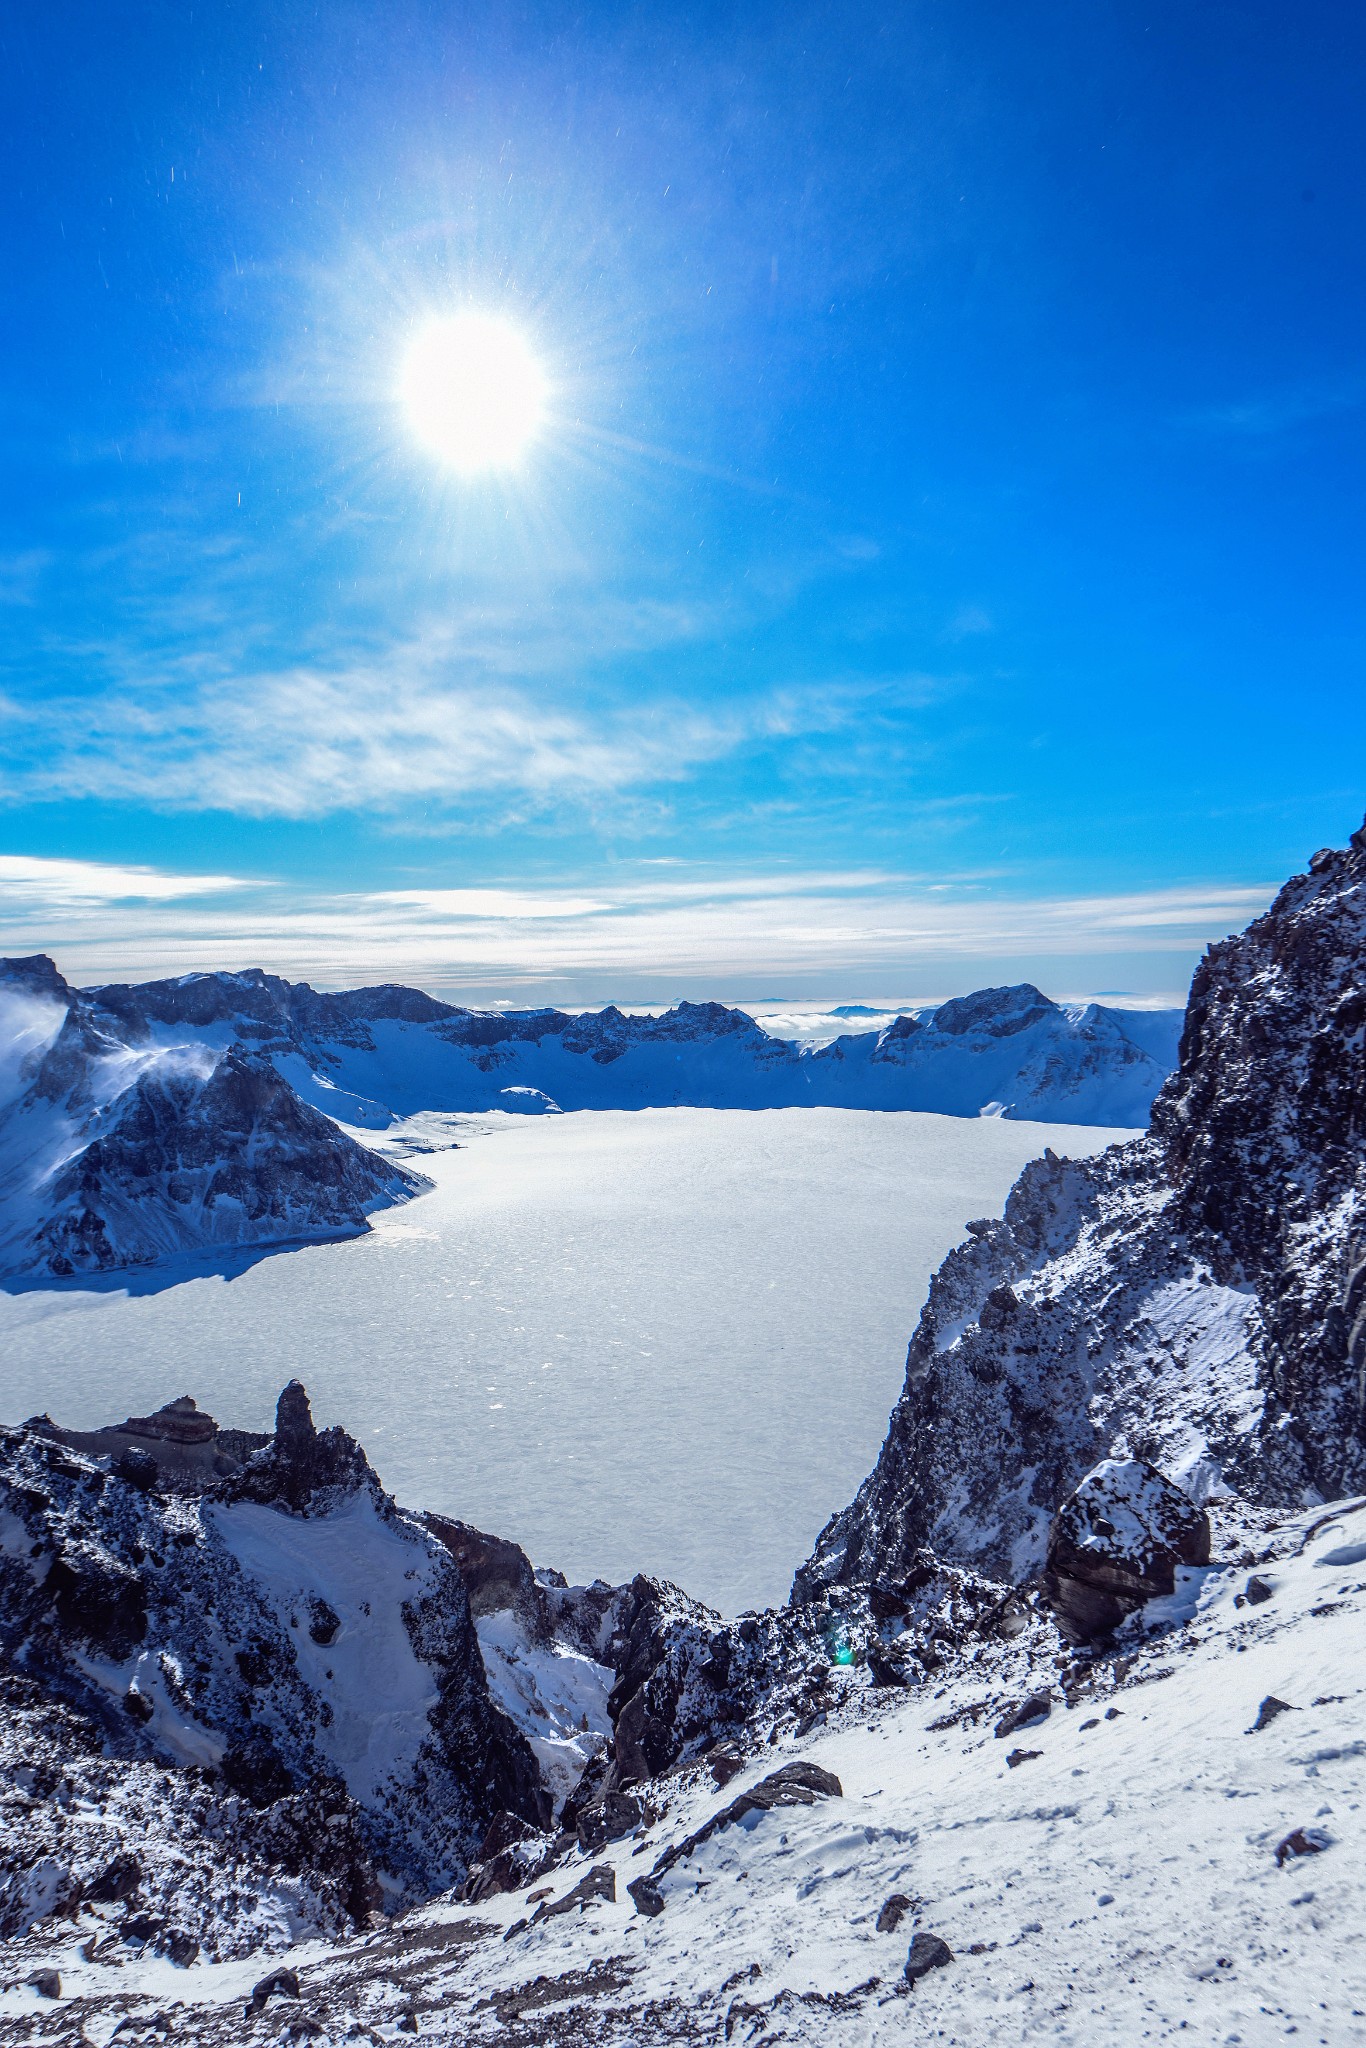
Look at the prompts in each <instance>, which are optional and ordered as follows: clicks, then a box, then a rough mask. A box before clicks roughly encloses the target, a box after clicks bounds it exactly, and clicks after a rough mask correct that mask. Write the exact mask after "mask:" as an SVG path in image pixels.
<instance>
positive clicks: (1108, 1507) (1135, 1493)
mask: <svg viewBox="0 0 1366 2048" xmlns="http://www.w3.org/2000/svg"><path fill="white" fill-rule="evenodd" d="M1209 1554H1210V1524H1209V1516H1208V1515H1207V1514H1206V1513H1205V1511H1204V1509H1203V1508H1201V1507H1197V1506H1196V1505H1195V1503H1194V1502H1193V1501H1192V1500H1190V1499H1189V1498H1188V1496H1187V1495H1186V1494H1184V1493H1182V1491H1181V1489H1180V1488H1179V1487H1176V1486H1173V1485H1172V1484H1171V1482H1170V1480H1167V1479H1164V1478H1163V1476H1162V1474H1161V1473H1160V1472H1158V1471H1156V1470H1155V1469H1154V1467H1153V1466H1151V1465H1149V1464H1147V1463H1145V1461H1144V1460H1143V1459H1141V1458H1124V1459H1118V1458H1107V1459H1104V1460H1102V1462H1101V1463H1100V1464H1099V1465H1097V1466H1096V1468H1095V1470H1094V1471H1092V1472H1088V1473H1087V1475H1086V1477H1085V1478H1084V1479H1083V1480H1082V1482H1081V1484H1080V1485H1079V1486H1078V1487H1076V1488H1075V1490H1074V1491H1073V1492H1072V1493H1071V1494H1070V1495H1069V1497H1068V1498H1067V1500H1065V1501H1064V1502H1063V1504H1062V1506H1061V1507H1060V1508H1059V1509H1058V1512H1057V1514H1056V1515H1055V1516H1054V1518H1053V1525H1052V1528H1051V1529H1050V1531H1049V1538H1048V1564H1047V1569H1046V1572H1045V1576H1044V1588H1045V1595H1046V1598H1047V1600H1048V1603H1049V1605H1050V1606H1051V1607H1052V1609H1053V1611H1054V1613H1055V1614H1056V1616H1057V1618H1058V1626H1059V1628H1060V1629H1061V1630H1062V1632H1063V1634H1064V1635H1065V1636H1066V1637H1067V1638H1068V1639H1069V1641H1072V1642H1077V1643H1083V1642H1089V1641H1091V1640H1092V1639H1093V1638H1094V1637H1096V1636H1100V1635H1106V1634H1109V1633H1110V1632H1112V1631H1113V1630H1114V1629H1116V1628H1117V1627H1118V1626H1119V1624H1120V1623H1121V1622H1122V1621H1124V1620H1125V1619H1126V1618H1127V1617H1128V1616H1129V1615H1130V1614H1132V1613H1134V1612H1135V1611H1136V1610H1137V1609H1138V1608H1139V1607H1141V1606H1142V1605H1143V1603H1144V1602H1145V1601H1147V1600H1152V1599H1156V1598H1157V1597H1158V1596H1159V1595H1161V1594H1164V1593H1170V1592H1171V1591H1172V1590H1173V1588H1174V1587H1175V1584H1176V1569H1177V1566H1178V1565H1202V1564H1208V1563H1209Z"/></svg>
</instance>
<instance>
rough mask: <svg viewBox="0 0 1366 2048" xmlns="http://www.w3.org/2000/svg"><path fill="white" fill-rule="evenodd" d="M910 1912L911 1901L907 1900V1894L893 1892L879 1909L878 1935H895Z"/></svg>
mask: <svg viewBox="0 0 1366 2048" xmlns="http://www.w3.org/2000/svg"><path fill="white" fill-rule="evenodd" d="M910 1910H911V1901H910V1899H908V1898H907V1896H906V1894H905V1892H893V1893H892V1895H891V1897H890V1898H888V1899H884V1900H883V1902H882V1905H881V1907H880V1908H879V1911H878V1916H877V1931H878V1933H879V1934H895V1933H896V1930H897V1928H898V1927H900V1925H901V1923H902V1921H903V1920H904V1919H905V1917H906V1915H907V1914H908V1913H909V1912H910Z"/></svg>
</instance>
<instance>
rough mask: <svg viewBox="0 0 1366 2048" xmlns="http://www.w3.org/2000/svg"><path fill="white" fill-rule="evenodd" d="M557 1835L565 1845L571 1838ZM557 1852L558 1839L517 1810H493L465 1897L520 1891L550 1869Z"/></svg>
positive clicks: (477, 1898)
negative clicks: (493, 1813) (509, 1811)
mask: <svg viewBox="0 0 1366 2048" xmlns="http://www.w3.org/2000/svg"><path fill="white" fill-rule="evenodd" d="M560 1839H562V1840H563V1842H564V1844H565V1845H566V1846H567V1845H568V1842H569V1841H570V1840H571V1839H572V1838H571V1837H569V1836H564V1837H563V1838H560ZM559 1856H560V1840H559V1839H556V1838H554V1837H551V1836H548V1835H546V1834H544V1833H543V1832H542V1831H541V1830H539V1829H537V1828H534V1827H532V1826H531V1825H530V1824H529V1823H528V1822H527V1821H525V1820H523V1819H522V1818H521V1816H520V1815H519V1814H515V1813H508V1812H503V1813H499V1814H495V1815H494V1818H493V1822H492V1825H491V1826H490V1828H489V1831H488V1833H487V1834H486V1835H485V1837H484V1840H483V1842H482V1843H481V1845H480V1849H479V1855H478V1859H477V1861H476V1862H475V1863H474V1864H473V1866H472V1867H471V1869H470V1873H469V1876H468V1877H467V1878H466V1880H465V1888H464V1897H465V1898H467V1899H468V1900H469V1901H470V1902H471V1904H478V1902H479V1901H480V1900H481V1899H491V1898H493V1897H495V1896H496V1895H497V1894H498V1893H499V1892H519V1891H523V1890H525V1888H526V1886H527V1885H531V1884H535V1882H536V1880H537V1878H538V1877H544V1875H545V1873H546V1872H547V1871H548V1870H551V1869H553V1868H554V1866H555V1864H556V1863H557V1862H558V1860H559Z"/></svg>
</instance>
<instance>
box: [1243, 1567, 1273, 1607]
mask: <svg viewBox="0 0 1366 2048" xmlns="http://www.w3.org/2000/svg"><path fill="white" fill-rule="evenodd" d="M1275 1590H1276V1589H1275V1587H1274V1586H1271V1585H1268V1583H1267V1581H1266V1580H1265V1579H1262V1578H1258V1576H1257V1574H1256V1573H1255V1572H1254V1573H1253V1575H1252V1577H1251V1578H1250V1579H1249V1580H1248V1582H1247V1585H1246V1587H1245V1589H1244V1592H1243V1598H1244V1599H1245V1600H1246V1601H1247V1604H1248V1606H1249V1607H1260V1606H1261V1605H1262V1603H1263V1602H1264V1601H1266V1600H1270V1599H1271V1598H1272V1597H1273V1595H1274V1593H1275Z"/></svg>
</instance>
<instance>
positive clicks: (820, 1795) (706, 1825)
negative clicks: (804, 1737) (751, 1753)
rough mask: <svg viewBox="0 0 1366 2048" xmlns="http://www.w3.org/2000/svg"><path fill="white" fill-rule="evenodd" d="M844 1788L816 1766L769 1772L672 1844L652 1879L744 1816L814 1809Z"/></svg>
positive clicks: (801, 1765)
mask: <svg viewBox="0 0 1366 2048" xmlns="http://www.w3.org/2000/svg"><path fill="white" fill-rule="evenodd" d="M843 1797H844V1787H843V1786H842V1785H841V1784H840V1781H839V1779H838V1778H837V1777H836V1776H835V1774H834V1772H833V1771H827V1770H823V1769H822V1767H821V1766H820V1765H819V1764H809V1763H806V1762H804V1761H800V1760H799V1761H798V1762H796V1763H791V1764H784V1765H783V1767H782V1769H781V1770H780V1771H770V1773H769V1775H768V1776H767V1777H766V1778H761V1779H760V1780H759V1783H758V1784H757V1785H753V1786H751V1787H750V1789H749V1791H748V1792H742V1793H741V1794H740V1795H739V1797H738V1798H737V1799H732V1800H731V1802H730V1805H729V1806H723V1807H722V1808H721V1810H720V1812H719V1813H714V1814H713V1815H712V1817H711V1819H710V1820H708V1821H704V1822H703V1823H702V1826H701V1827H700V1828H698V1829H697V1830H696V1831H695V1832H694V1833H693V1834H691V1835H686V1836H685V1837H684V1839H683V1840H682V1841H681V1842H675V1843H674V1844H673V1846H672V1847H671V1848H668V1849H666V1850H665V1851H664V1853H663V1855H662V1856H661V1857H660V1858H659V1859H658V1861H657V1862H656V1864H655V1867H654V1869H653V1871H652V1872H651V1876H653V1877H660V1876H662V1875H663V1873H664V1872H665V1871H666V1870H670V1869H672V1867H673V1865H674V1864H675V1863H678V1862H680V1861H681V1860H682V1859H683V1858H684V1857H686V1856H691V1855H692V1853H693V1851H694V1850H695V1849H698V1848H700V1847H701V1845H702V1843H703V1842H708V1841H710V1840H711V1838H712V1836H713V1835H715V1834H719V1832H720V1831H721V1829H722V1828H728V1827H733V1826H734V1825H735V1823H736V1821H740V1820H743V1819H744V1818H745V1816H746V1814H750V1813H767V1812H769V1811H770V1810H771V1809H772V1808H773V1807H775V1806H814V1805H815V1803H816V1801H817V1799H842V1798H843Z"/></svg>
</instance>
